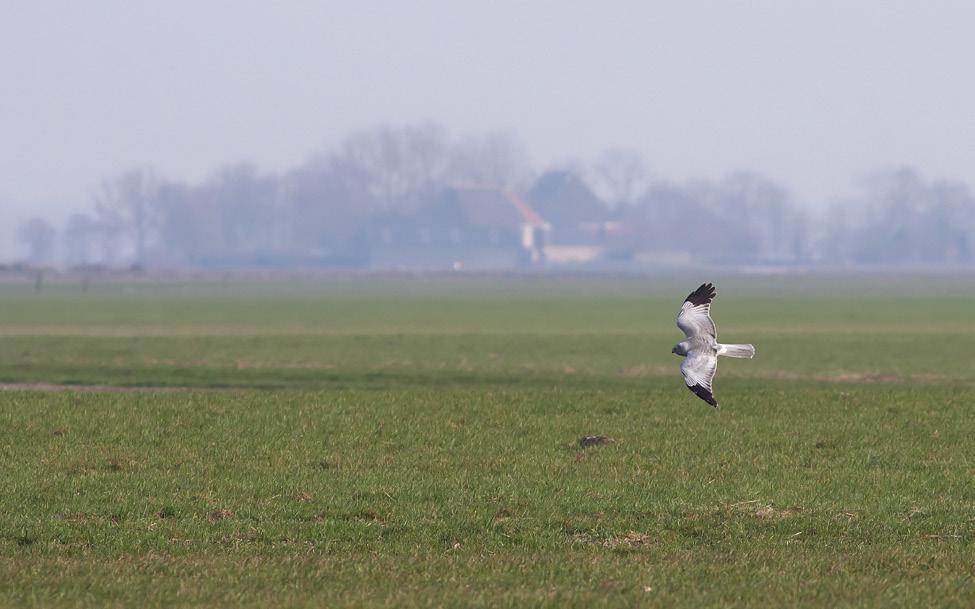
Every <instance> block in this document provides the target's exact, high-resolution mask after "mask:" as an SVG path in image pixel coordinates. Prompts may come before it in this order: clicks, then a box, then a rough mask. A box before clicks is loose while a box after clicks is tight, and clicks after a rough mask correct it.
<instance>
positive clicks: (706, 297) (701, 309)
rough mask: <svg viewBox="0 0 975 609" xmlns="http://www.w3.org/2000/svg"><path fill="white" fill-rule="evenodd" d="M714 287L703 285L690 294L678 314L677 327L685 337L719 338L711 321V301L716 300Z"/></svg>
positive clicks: (707, 284) (708, 284)
mask: <svg viewBox="0 0 975 609" xmlns="http://www.w3.org/2000/svg"><path fill="white" fill-rule="evenodd" d="M714 296H715V291H714V286H713V285H711V284H710V283H702V284H701V287H699V288H698V289H696V290H694V291H693V292H691V293H690V294H688V296H687V298H685V299H684V305H683V306H682V307H681V308H680V313H678V314H677V327H678V328H680V329H681V330H683V332H684V336H686V337H687V338H692V337H694V336H700V335H702V334H707V335H710V336H711V337H712V338H718V330H717V328H715V327H714V320H712V319H711V301H712V300H714Z"/></svg>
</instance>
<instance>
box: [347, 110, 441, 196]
mask: <svg viewBox="0 0 975 609" xmlns="http://www.w3.org/2000/svg"><path fill="white" fill-rule="evenodd" d="M447 152H448V143H447V137H446V134H445V132H444V130H443V129H442V128H441V127H439V126H438V125H435V124H433V123H423V124H421V125H418V126H408V127H388V126H386V127H379V128H378V129H374V130H371V131H363V132H359V133H356V134H353V135H352V136H350V137H349V138H348V139H347V140H346V141H345V144H344V145H343V147H342V150H341V152H340V154H338V155H336V157H335V158H334V162H335V163H336V165H337V166H338V167H339V168H340V170H341V171H343V172H347V173H349V174H350V175H352V174H358V175H359V177H360V179H363V180H364V181H365V183H367V184H368V188H369V191H370V194H371V195H372V197H373V198H375V199H376V200H377V201H378V202H379V204H380V206H381V207H383V208H384V209H392V208H395V207H408V206H410V205H411V204H413V203H415V198H416V196H417V195H418V193H421V192H424V191H426V190H428V189H429V188H430V187H431V186H432V185H433V184H435V183H436V182H438V181H439V180H440V179H441V177H442V176H443V174H444V171H445V169H446V166H447V158H448V156H447Z"/></svg>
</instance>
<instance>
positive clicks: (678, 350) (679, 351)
mask: <svg viewBox="0 0 975 609" xmlns="http://www.w3.org/2000/svg"><path fill="white" fill-rule="evenodd" d="M670 352H671V353H673V354H674V355H680V356H684V355H687V343H677V344H676V345H674V348H673V349H671V350H670Z"/></svg>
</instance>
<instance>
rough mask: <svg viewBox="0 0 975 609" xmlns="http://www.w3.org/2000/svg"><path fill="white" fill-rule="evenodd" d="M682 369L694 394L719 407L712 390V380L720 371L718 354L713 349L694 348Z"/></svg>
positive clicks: (688, 386) (683, 363) (682, 364)
mask: <svg viewBox="0 0 975 609" xmlns="http://www.w3.org/2000/svg"><path fill="white" fill-rule="evenodd" d="M680 371H681V374H683V375H684V382H685V383H687V388H688V389H690V390H691V391H693V392H694V395H696V396H697V397H699V398H701V399H702V400H704V401H705V402H707V403H708V404H710V405H712V406H715V407H717V405H718V401H717V400H716V399H714V393H713V392H712V390H711V381H713V380H714V374H715V373H716V372H717V371H718V356H717V355H716V354H715V353H714V352H713V351H710V350H703V349H693V350H692V351H691V352H689V353H688V354H687V357H685V358H684V361H683V362H681V364H680Z"/></svg>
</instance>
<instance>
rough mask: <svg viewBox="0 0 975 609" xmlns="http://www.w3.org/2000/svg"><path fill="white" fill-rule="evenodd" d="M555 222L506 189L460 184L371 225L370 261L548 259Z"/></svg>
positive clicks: (425, 264)
mask: <svg viewBox="0 0 975 609" xmlns="http://www.w3.org/2000/svg"><path fill="white" fill-rule="evenodd" d="M550 230H551V226H550V225H549V223H548V222H546V221H545V220H544V219H542V217H541V216H540V215H539V214H538V213H537V212H536V211H535V210H534V209H532V207H531V206H529V205H528V203H526V202H525V201H524V200H523V199H522V198H521V197H520V196H518V195H517V194H516V193H514V192H512V191H511V190H508V189H506V188H500V187H494V186H481V185H458V186H452V187H450V188H446V189H444V190H442V191H441V192H439V193H437V194H435V195H434V196H432V197H430V198H429V199H428V200H427V201H426V202H425V203H424V204H423V205H421V206H419V207H418V209H416V210H415V211H414V212H413V213H410V214H397V215H395V216H393V215H386V216H382V217H380V218H378V219H377V220H376V221H375V222H374V224H373V226H372V227H371V229H370V233H371V234H370V239H369V242H370V244H371V251H370V266H372V267H374V268H387V269H388V268H414V269H443V268H454V269H462V268H463V269H500V268H517V267H527V266H531V265H536V264H540V263H542V262H543V261H544V256H545V246H546V243H547V241H548V234H549V231H550Z"/></svg>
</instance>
